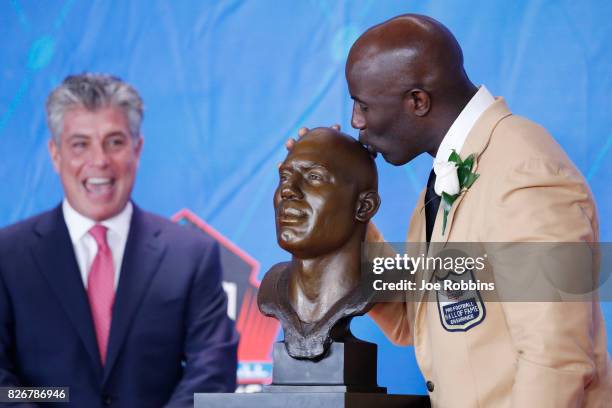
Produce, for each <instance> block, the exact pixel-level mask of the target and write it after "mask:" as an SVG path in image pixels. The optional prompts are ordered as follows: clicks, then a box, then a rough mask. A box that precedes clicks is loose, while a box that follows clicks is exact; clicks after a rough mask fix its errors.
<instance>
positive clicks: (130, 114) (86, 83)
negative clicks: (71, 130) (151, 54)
mask: <svg viewBox="0 0 612 408" xmlns="http://www.w3.org/2000/svg"><path fill="white" fill-rule="evenodd" d="M109 106H116V107H118V108H120V109H122V110H123V112H124V113H125V115H126V117H127V119H128V126H129V128H130V136H131V137H132V138H133V139H134V140H136V139H138V137H139V136H140V123H141V122H142V117H143V104H142V99H141V98H140V95H138V92H137V91H136V89H134V88H133V87H132V86H130V85H128V84H127V83H125V82H123V81H122V80H121V79H119V78H117V77H114V76H111V75H106V74H92V73H84V74H80V75H70V76H68V77H66V79H64V82H62V83H61V85H60V86H58V87H57V88H55V89H54V90H53V92H51V94H50V95H49V97H48V98H47V104H46V108H47V123H48V124H49V129H50V130H51V134H52V135H53V140H54V141H55V143H56V144H59V143H60V135H61V134H62V126H63V124H64V114H65V113H66V111H68V110H70V109H72V108H76V107H84V108H85V109H87V110H90V111H92V112H93V111H96V110H98V109H101V108H106V107H109Z"/></svg>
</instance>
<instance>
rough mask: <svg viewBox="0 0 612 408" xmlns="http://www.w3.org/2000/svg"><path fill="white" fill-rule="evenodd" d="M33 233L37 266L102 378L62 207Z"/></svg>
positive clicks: (51, 213)
mask: <svg viewBox="0 0 612 408" xmlns="http://www.w3.org/2000/svg"><path fill="white" fill-rule="evenodd" d="M34 232H35V234H36V235H37V236H36V240H35V241H34V242H33V245H32V246H31V252H32V255H33V257H34V260H35V262H36V265H37V266H38V268H39V270H40V271H41V273H42V274H43V276H44V277H45V279H46V280H47V283H48V284H49V286H50V287H51V290H52V291H53V293H54V294H55V296H56V297H57V299H58V301H59V302H60V304H61V305H62V307H63V309H64V311H65V312H66V315H67V316H68V318H69V319H70V322H71V323H72V325H73V326H74V328H75V330H76V331H77V333H78V334H79V337H80V338H81V340H82V342H83V345H84V346H85V349H86V350H87V354H89V356H90V357H91V360H92V363H93V366H94V367H95V368H96V370H97V371H98V373H99V375H101V374H102V364H101V362H100V353H99V351H98V345H97V341H96V336H95V334H94V328H93V323H92V318H91V312H90V308H89V301H88V300H87V293H86V292H85V286H84V285H83V279H82V278H81V273H80V272H79V267H78V265H77V261H76V257H75V255H74V249H73V247H72V241H71V240H70V235H69V234H68V228H67V227H66V222H65V221H64V216H63V213H62V209H61V206H58V207H56V208H55V209H54V210H52V211H51V212H50V213H49V216H47V217H44V218H41V220H40V221H39V222H38V223H37V224H36V225H35V227H34Z"/></svg>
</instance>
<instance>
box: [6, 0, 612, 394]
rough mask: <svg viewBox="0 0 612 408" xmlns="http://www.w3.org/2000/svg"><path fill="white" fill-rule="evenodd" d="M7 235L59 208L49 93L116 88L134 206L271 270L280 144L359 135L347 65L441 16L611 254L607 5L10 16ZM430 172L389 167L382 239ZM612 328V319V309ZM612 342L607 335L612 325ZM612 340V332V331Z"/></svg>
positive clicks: (262, 0) (400, 352) (93, 9)
mask: <svg viewBox="0 0 612 408" xmlns="http://www.w3.org/2000/svg"><path fill="white" fill-rule="evenodd" d="M0 4H1V5H0V38H1V40H0V41H1V44H2V46H1V47H0V61H1V63H0V78H1V79H0V80H1V86H0V152H1V154H2V155H1V159H0V226H4V225H7V224H10V223H13V222H15V221H17V220H20V219H23V218H25V217H28V216H30V215H33V214H35V213H37V212H40V211H42V210H44V209H47V208H49V207H51V206H53V205H55V204H57V203H58V202H59V201H60V199H61V197H62V192H61V186H60V183H59V180H58V178H57V176H56V175H55V174H54V172H53V169H52V167H51V163H50V160H49V158H48V153H47V148H46V142H47V139H48V137H49V132H48V130H47V129H46V125H45V117H44V110H43V106H44V101H45V98H46V95H47V94H48V92H49V91H50V90H51V89H52V88H53V87H54V86H56V85H57V84H58V83H59V82H60V81H61V80H62V79H63V77H64V76H66V75H67V74H70V73H78V72H82V71H95V72H110V73H114V74H116V75H119V76H121V77H122V78H124V79H125V80H127V81H128V82H130V83H132V84H133V85H135V87H136V88H137V89H139V90H140V92H141V94H142V96H143V98H144V100H145V105H146V114H145V121H144V125H143V132H144V136H145V147H144V153H143V157H142V162H141V167H140V170H139V173H138V180H137V184H136V187H135V191H134V198H135V201H136V202H137V203H138V204H139V205H141V206H142V207H144V208H146V209H149V210H151V211H154V212H157V213H159V214H162V215H165V216H171V215H172V214H175V213H176V212H177V211H178V210H179V209H181V208H188V209H190V210H191V211H192V212H193V213H195V214H196V215H197V216H199V217H200V218H202V219H203V220H205V221H206V222H207V223H208V224H210V225H212V226H213V227H214V228H215V229H217V230H218V231H219V232H221V233H222V234H224V235H225V236H226V237H227V238H229V239H230V240H231V241H233V242H234V243H235V244H237V245H238V246H239V247H240V248H242V249H243V250H244V251H246V252H247V253H248V254H250V255H251V256H252V257H253V258H255V259H256V260H257V261H259V263H260V264H261V271H266V270H267V269H268V267H269V266H271V265H272V264H273V263H275V262H277V261H279V260H283V259H286V258H287V254H285V253H284V252H282V251H281V250H280V249H279V248H278V247H277V246H276V243H275V236H274V222H273V209H272V194H273V190H274V188H275V186H276V183H277V177H278V176H277V172H276V164H277V162H279V161H280V160H282V158H283V157H284V155H285V149H284V147H283V144H284V142H285V140H286V139H287V138H289V137H290V136H293V135H295V134H296V132H297V128H298V127H300V126H317V125H328V124H332V123H336V122H337V123H341V124H342V126H343V128H344V130H346V131H349V133H352V134H356V132H354V130H352V129H351V128H350V116H351V101H350V99H349V96H348V92H347V87H346V82H345V79H344V62H345V57H346V54H347V51H348V48H349V47H350V45H351V44H352V43H353V41H354V40H355V39H356V38H357V36H358V35H359V34H360V33H362V32H363V31H364V30H365V29H366V28H368V27H370V26H372V25H374V24H376V23H379V22H382V21H384V20H386V19H388V18H390V17H392V16H394V15H397V14H401V13H406V12H416V13H422V14H428V15H430V16H432V17H434V18H436V19H438V20H440V21H441V22H443V23H444V24H446V25H447V26H448V27H449V28H450V29H451V31H452V32H453V33H454V34H455V35H456V36H457V39H458V40H459V42H460V43H461V44H462V46H463V50H464V53H465V61H466V66H467V71H468V73H469V75H470V77H471V78H472V80H473V81H474V82H475V83H476V84H486V86H487V87H488V88H489V89H490V90H491V91H492V93H493V94H495V95H502V96H504V97H505V98H506V99H507V101H508V104H509V106H510V108H511V109H512V110H513V111H514V112H515V113H518V114H521V115H524V116H528V117H529V118H531V119H533V120H535V121H537V122H539V123H541V124H542V125H544V126H545V127H546V128H547V129H548V130H549V131H550V132H551V133H552V134H553V135H554V136H555V138H556V139H557V140H558V141H559V143H560V144H561V145H562V146H563V147H564V148H565V149H566V151H567V152H568V154H569V156H570V157H571V158H572V159H573V160H574V162H575V163H576V164H577V166H578V167H579V168H580V169H581V171H582V172H583V174H584V175H585V176H586V177H587V179H588V181H589V183H590V185H591V188H592V189H593V192H594V194H595V197H596V199H597V203H598V208H599V214H600V219H601V239H602V241H610V240H611V239H612V221H611V218H612V195H611V194H610V191H611V189H610V187H609V183H610V175H611V174H612V172H611V169H612V167H611V165H610V161H612V153H610V148H611V146H612V131H611V129H612V96H611V95H612V92H611V90H612V47H610V38H612V25H611V24H610V21H611V20H612V2H609V1H605V0H602V1H595V0H592V1H581V2H576V1H568V0H564V1H533V0H529V1H527V0H514V1H506V0H499V1H491V0H481V1H475V0H472V1H469V2H468V1H381V0H377V1H374V0H369V1H368V0H364V1H355V0H353V1H334V0H302V1H281V0H277V1H274V0H251V1H243V0H226V1H201V0H199V1H197V0H191V1H187V0H183V1H169V0H137V1H106V0H104V1H103V0H95V1H94V0H61V1H60V0H56V1H51V0H49V1H44V2H41V1H31V0H3V1H2V2H1V3H0ZM430 163H431V159H430V158H429V157H425V156H421V157H419V158H417V159H416V160H415V161H414V162H413V163H411V164H410V165H407V166H403V167H401V168H393V167H391V166H389V165H388V164H386V163H384V162H383V161H382V160H381V159H379V161H378V164H379V168H380V180H381V182H380V189H381V195H382V199H383V204H382V207H381V210H380V213H379V215H377V217H376V219H375V220H376V223H377V224H378V226H379V227H380V229H381V230H382V231H383V233H384V234H385V237H386V238H387V239H388V240H390V241H403V240H404V237H405V233H406V231H407V227H408V218H409V214H410V211H411V209H412V207H413V205H414V203H415V200H416V196H417V192H418V191H419V190H420V189H421V188H422V187H423V186H424V184H425V182H426V178H427V173H428V172H429V169H430V167H429V166H430ZM604 309H605V312H606V315H607V317H608V319H607V320H608V322H609V323H612V306H610V305H607V304H606V305H604ZM609 327H612V324H609ZM354 328H355V331H356V332H357V334H358V335H359V336H361V337H364V338H368V339H371V340H373V341H376V342H377V343H379V345H380V363H379V364H380V368H379V381H380V383H381V384H382V385H385V386H388V387H389V388H390V390H391V391H395V392H418V393H423V392H424V391H425V387H424V384H423V379H422V378H421V377H420V374H419V373H418V369H417V368H416V364H415V360H414V354H413V351H412V349H411V348H398V347H393V346H392V345H390V343H389V342H388V341H387V340H386V339H385V338H384V336H383V335H382V334H381V333H380V331H379V330H378V329H377V328H376V327H375V326H374V325H373V324H372V322H371V321H370V320H369V319H368V318H359V319H357V320H356V321H355V323H354ZM609 333H610V330H609Z"/></svg>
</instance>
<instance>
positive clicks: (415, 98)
mask: <svg viewBox="0 0 612 408" xmlns="http://www.w3.org/2000/svg"><path fill="white" fill-rule="evenodd" d="M404 107H405V108H406V109H408V110H409V111H410V112H413V113H414V114H415V115H416V116H425V115H427V114H428V113H429V111H430V110H431V97H430V96H429V94H428V93H427V92H425V91H424V90H422V89H419V88H414V89H411V90H409V91H408V92H406V93H405V94H404Z"/></svg>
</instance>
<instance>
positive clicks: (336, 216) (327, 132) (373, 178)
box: [274, 128, 380, 259]
mask: <svg viewBox="0 0 612 408" xmlns="http://www.w3.org/2000/svg"><path fill="white" fill-rule="evenodd" d="M279 178H280V180H279V184H278V187H277V188H276V192H275V193H274V209H275V213H276V237H277V240H278V244H279V245H280V246H281V247H282V248H283V249H285V250H287V251H288V252H290V253H291V254H293V255H294V256H295V257H297V258H301V259H314V258H317V257H320V256H325V255H327V254H330V253H333V252H335V251H337V250H339V249H341V248H342V247H344V246H345V245H346V244H347V243H349V242H350V241H352V240H357V241H362V240H363V237H364V234H365V229H366V226H367V223H368V221H369V220H370V218H372V216H373V215H374V214H375V213H376V210H377V209H378V204H379V201H380V200H379V198H378V193H377V188H378V175H377V171H376V165H375V164H374V160H373V159H372V158H371V157H370V155H369V154H368V152H367V150H366V149H365V148H364V147H363V146H362V145H361V144H360V143H359V142H357V141H356V140H355V139H353V138H351V137H350V136H348V135H345V134H343V133H340V132H339V131H337V130H334V129H331V128H316V129H313V130H311V131H310V132H308V133H307V134H306V135H305V136H303V137H302V138H301V139H300V140H298V141H297V142H296V143H295V145H294V147H293V149H292V150H291V151H290V152H289V154H288V155H287V157H286V158H285V160H284V161H283V163H282V164H281V166H280V167H279Z"/></svg>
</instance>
